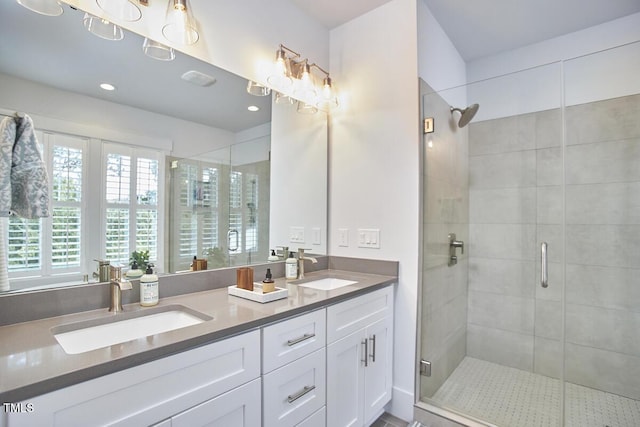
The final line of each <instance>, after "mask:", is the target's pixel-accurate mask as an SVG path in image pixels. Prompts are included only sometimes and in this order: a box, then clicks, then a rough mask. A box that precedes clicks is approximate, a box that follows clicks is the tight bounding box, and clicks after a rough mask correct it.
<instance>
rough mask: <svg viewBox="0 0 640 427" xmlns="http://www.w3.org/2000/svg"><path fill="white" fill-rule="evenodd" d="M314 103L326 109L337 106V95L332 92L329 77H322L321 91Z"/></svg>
mask: <svg viewBox="0 0 640 427" xmlns="http://www.w3.org/2000/svg"><path fill="white" fill-rule="evenodd" d="M316 105H317V106H318V107H320V108H326V109H330V108H335V107H337V106H338V97H337V96H336V95H335V94H334V92H333V87H332V85H331V78H330V77H326V78H325V79H324V82H323V85H322V91H321V92H320V97H319V99H318V102H317V104H316Z"/></svg>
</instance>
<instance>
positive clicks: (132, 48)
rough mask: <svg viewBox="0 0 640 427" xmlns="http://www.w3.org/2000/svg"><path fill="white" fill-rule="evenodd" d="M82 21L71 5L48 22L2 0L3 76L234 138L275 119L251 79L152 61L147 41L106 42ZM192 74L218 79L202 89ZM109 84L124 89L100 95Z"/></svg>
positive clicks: (194, 64)
mask: <svg viewBox="0 0 640 427" xmlns="http://www.w3.org/2000/svg"><path fill="white" fill-rule="evenodd" d="M83 16H84V13H83V12H81V11H79V10H74V9H72V8H71V7H69V6H67V5H65V6H64V13H63V14H62V15H61V16H57V17H49V16H42V15H38V14H37V13H33V12H31V11H29V10H27V9H25V8H24V7H22V6H20V5H19V4H18V3H17V2H15V1H9V0H0V17H1V22H2V24H1V25H0V73H4V74H8V75H13V76H17V77H21V78H23V79H26V80H32V81H36V82H40V83H43V84H45V85H48V86H53V87H57V88H60V89H63V90H67V91H71V92H76V93H80V94H84V95H88V96H91V97H94V98H100V99H104V100H107V101H112V102H116V103H118V104H124V105H129V106H133V107H136V108H141V109H143V110H147V111H153V112H156V113H160V114H164V115H168V116H172V117H177V118H181V119H184V120H188V121H192V122H196V123H201V124H204V125H207V126H212V127H215V128H219V129H225V130H228V131H230V132H238V131H241V130H244V129H249V128H252V127H254V126H258V125H260V124H263V123H267V122H270V121H271V97H257V96H253V95H249V94H248V93H247V91H246V86H247V80H246V79H244V78H241V77H239V76H236V75H234V74H231V73H229V72H227V71H224V70H222V69H220V68H217V67H214V66H212V65H210V64H207V63H205V62H202V61H200V60H197V59H194V58H191V57H189V56H186V55H183V54H181V53H178V52H176V59H175V60H174V61H171V62H165V61H158V60H155V59H151V58H149V57H147V56H145V55H144V54H143V52H142V42H143V38H142V37H141V36H139V35H137V34H134V33H130V32H126V33H125V37H124V39H123V40H121V41H117V42H113V41H107V40H103V39H100V38H99V37H97V36H94V35H92V34H90V33H89V32H88V31H87V30H85V29H84V27H83V25H82V18H83ZM190 70H195V71H199V72H202V73H205V74H208V75H210V76H213V77H214V78H215V79H216V80H217V81H216V83H215V84H214V85H212V86H209V87H200V86H195V85H193V84H191V83H188V82H185V81H184V80H182V79H180V76H181V75H182V74H183V73H185V72H186V71H190ZM102 82H109V83H112V84H114V85H115V86H116V87H117V90H116V91H115V92H105V91H103V90H101V89H99V87H98V85H99V84H100V83H102ZM0 97H1V94H0ZM0 104H1V98H0ZM249 105H257V106H259V107H260V111H259V112H250V111H248V110H247V107H248V106H249ZM2 106H3V107H5V108H11V106H10V105H2Z"/></svg>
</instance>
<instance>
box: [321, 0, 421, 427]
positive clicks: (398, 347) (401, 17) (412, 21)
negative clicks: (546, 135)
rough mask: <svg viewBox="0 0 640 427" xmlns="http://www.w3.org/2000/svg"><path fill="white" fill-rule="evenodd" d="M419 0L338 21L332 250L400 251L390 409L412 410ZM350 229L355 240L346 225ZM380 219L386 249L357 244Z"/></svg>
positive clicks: (390, 254) (391, 254)
mask: <svg viewBox="0 0 640 427" xmlns="http://www.w3.org/2000/svg"><path fill="white" fill-rule="evenodd" d="M416 25H417V17H416V0H393V1H391V2H389V3H387V4H385V5H383V6H381V7H379V8H378V9H375V10H373V11H371V12H369V13H367V14H365V15H363V16H360V17H358V18H356V19H354V20H352V21H350V22H348V23H346V24H344V25H342V26H340V27H337V28H335V29H334V30H332V31H331V73H332V77H334V78H335V81H336V82H339V84H340V95H341V105H340V107H339V108H338V109H336V110H335V111H334V112H333V113H332V114H333V116H332V118H331V128H330V158H331V163H330V171H329V194H330V198H329V236H330V242H329V245H330V246H329V253H330V254H332V255H338V256H350V257H360V258H374V259H387V260H397V261H400V276H399V284H398V287H397V294H396V305H395V309H396V316H395V327H394V333H395V342H394V348H395V351H394V385H393V386H394V393H393V404H392V407H391V412H392V413H394V414H396V415H398V416H400V417H402V418H404V419H412V417H413V414H412V409H413V403H414V401H413V395H414V390H413V389H414V366H415V340H416V338H415V326H416V297H417V296H416V291H417V275H418V244H419V241H418V240H419V239H418V221H419V218H418V200H419V197H418V181H419V167H418V159H419V149H418V148H419V147H418V143H419V139H418V120H417V118H418V63H417V55H416V52H417V28H416ZM339 228H347V229H348V230H349V243H348V246H347V247H342V246H339V244H338V229H339ZM358 228H378V229H380V249H363V248H358V247H357V242H356V240H357V239H356V232H357V229H358Z"/></svg>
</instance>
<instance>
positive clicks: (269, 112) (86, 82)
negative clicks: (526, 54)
mask: <svg viewBox="0 0 640 427" xmlns="http://www.w3.org/2000/svg"><path fill="white" fill-rule="evenodd" d="M63 8H64V13H63V14H62V15H61V16H57V17H47V16H41V15H38V14H36V13H33V12H30V11H28V10H26V9H25V8H23V7H21V6H20V5H18V4H17V2H15V1H3V2H1V3H0V16H2V17H3V18H2V20H3V25H2V26H0V86H1V87H2V88H3V90H2V92H3V93H2V97H0V113H2V114H4V115H7V116H10V115H12V114H13V112H14V111H17V112H21V113H26V114H29V115H30V116H31V117H32V118H33V119H34V125H35V128H36V129H37V130H38V136H39V139H42V140H43V141H41V142H44V143H51V144H54V145H55V141H64V143H62V142H61V144H63V145H64V144H67V145H69V146H71V147H73V146H74V144H77V145H78V146H81V145H82V144H85V145H84V146H86V147H89V148H88V149H87V150H86V152H83V153H85V157H84V158H83V161H84V162H86V164H87V165H91V166H92V167H93V166H96V167H102V166H104V164H105V163H104V161H105V159H107V158H108V159H112V160H113V161H114V162H115V163H113V165H115V164H117V165H118V166H117V167H118V168H122V167H123V166H122V165H123V159H125V158H126V159H129V160H130V161H131V162H132V165H131V166H130V170H133V171H135V172H136V173H138V177H139V180H140V181H141V182H142V181H143V180H144V177H143V176H142V175H141V173H142V172H141V171H144V170H147V171H151V172H150V173H153V174H155V175H154V176H155V178H154V179H157V181H158V184H157V189H156V190H154V188H156V187H153V185H151V187H145V186H144V185H145V184H144V183H142V184H132V183H131V181H130V180H127V181H126V182H124V184H123V182H120V188H125V187H126V186H127V185H128V186H129V187H130V190H131V196H130V199H131V200H133V202H132V203H134V202H135V203H134V204H137V208H136V209H137V210H131V211H130V212H129V215H138V217H137V218H138V220H134V221H129V227H130V228H131V227H134V228H135V227H139V228H140V229H141V230H142V229H144V227H143V225H144V224H143V223H144V215H151V216H154V215H156V216H157V217H158V218H160V221H159V222H158V224H159V225H158V226H157V229H151V230H150V231H149V230H147V231H146V236H147V238H154V236H155V238H157V239H158V240H159V244H158V249H157V253H156V254H154V255H155V257H156V258H157V260H155V261H156V262H157V263H158V265H159V266H161V269H162V272H164V273H175V272H185V271H189V269H190V264H191V262H192V260H193V257H194V256H195V257H197V258H199V259H207V261H208V268H209V269H211V268H219V267H226V266H233V265H245V264H252V263H259V262H265V261H266V259H267V257H268V255H269V253H270V249H273V248H275V247H276V246H289V247H290V248H292V249H293V250H295V249H296V248H297V247H304V248H306V249H310V252H312V253H316V254H325V253H326V248H327V246H326V235H327V230H326V225H327V216H326V201H327V194H326V191H327V185H326V182H327V181H326V179H327V124H326V115H325V113H323V112H318V113H317V114H315V115H302V114H299V113H297V112H296V108H295V106H287V105H280V104H275V103H274V102H273V101H272V96H266V97H256V96H253V95H249V94H248V93H247V91H246V86H247V80H246V79H244V78H242V77H240V76H236V75H233V74H231V73H229V72H226V71H224V70H222V69H220V68H217V67H215V66H213V65H211V64H207V63H204V62H202V61H200V60H197V59H194V58H191V57H189V56H187V55H184V54H182V53H180V52H175V59H174V60H173V61H160V60H156V59H152V58H150V57H148V56H145V54H144V52H143V43H144V37H141V36H139V35H137V34H133V33H131V32H127V31H126V30H124V38H123V39H122V40H119V41H107V40H104V39H101V38H98V37H96V36H95V35H93V34H91V33H89V32H88V31H87V30H86V29H85V28H84V26H83V18H84V12H82V11H80V10H76V9H73V8H71V7H69V6H67V5H63ZM193 71H195V72H196V73H193ZM185 73H187V75H186V76H185V77H184V78H181V76H183V75H184V74H185ZM199 73H201V74H199ZM209 77H210V78H212V79H214V81H213V82H211V81H209V80H208V78H209ZM103 82H108V83H111V84H113V85H114V86H115V87H116V90H115V91H111V92H108V91H104V90H102V89H100V88H99V84H100V83H103ZM251 105H253V106H256V107H258V109H259V110H258V111H257V112H252V111H249V110H248V107H249V106H251ZM0 118H2V117H1V116H0ZM96 147H99V148H96ZM122 147H124V148H122ZM127 150H129V151H127ZM150 152H157V153H159V155H158V157H157V159H158V161H157V166H154V165H156V163H153V162H151V163H149V162H147V163H144V161H147V160H149V159H152V158H153V154H149V153H150ZM45 154H46V153H45ZM109 156H111V157H109ZM136 159H137V162H138V163H136V165H135V166H134V165H133V163H135V161H136ZM140 159H142V163H140V162H141V160H140ZM72 160H73V156H71V155H70V157H69V162H70V164H71V163H72ZM113 165H112V168H114V167H116V166H113ZM145 165H146V166H145ZM149 165H151V166H149ZM145 167H146V168H147V169H145ZM154 168H155V169H154ZM90 169H91V168H90ZM118 170H120V169H118ZM91 173H93V174H95V173H96V171H95V168H94V169H93V170H92V171H90V172H87V171H80V172H77V174H79V175H78V176H82V179H83V180H84V181H83V183H84V184H85V185H89V186H90V187H88V188H86V189H85V193H83V194H85V196H84V199H82V200H76V201H75V202H77V207H78V209H79V210H81V211H82V212H83V214H84V215H85V217H90V218H102V220H101V221H102V222H101V224H102V226H101V227H102V229H100V230H97V229H95V228H92V229H90V230H88V229H86V227H87V225H86V224H81V225H78V227H85V229H83V233H84V235H83V237H82V238H81V240H79V242H80V243H81V246H80V250H79V253H78V262H79V264H80V267H79V268H75V267H73V268H70V267H68V266H66V267H64V268H61V269H59V270H56V266H55V265H54V266H51V265H49V266H47V267H44V265H46V264H51V262H52V259H39V260H38V261H36V259H37V258H38V257H42V256H43V254H49V256H51V257H55V250H54V251H53V252H52V251H51V249H50V247H51V245H52V240H51V239H43V240H42V241H41V242H40V243H38V244H39V245H49V246H47V247H48V248H49V249H47V250H45V249H42V246H40V247H39V248H40V249H38V248H36V249H31V250H30V254H29V255H25V257H26V258H25V259H26V261H25V266H28V265H30V264H29V263H36V262H39V263H40V264H42V265H43V268H42V270H41V271H44V272H45V273H46V274H45V275H46V277H45V278H43V279H42V280H37V277H35V275H33V274H32V275H33V276H34V277H32V278H31V279H32V280H30V279H27V277H28V276H29V275H30V274H31V273H29V271H27V270H28V269H27V270H25V271H24V272H22V273H21V272H20V271H17V273H14V274H13V276H12V277H16V279H15V280H12V279H10V284H11V285H14V283H13V282H15V283H16V284H17V283H20V282H23V283H29V285H28V286H20V285H17V286H11V288H12V292H15V291H17V290H20V289H21V288H23V289H22V290H25V289H27V288H28V289H34V288H38V287H40V286H43V285H46V286H51V285H52V283H53V282H56V283H58V286H67V285H69V284H70V283H80V282H82V279H83V277H84V276H86V275H89V278H90V280H91V275H92V273H93V272H94V271H95V270H96V263H95V262H94V261H93V259H94V258H106V259H109V258H110V257H112V258H120V260H121V261H122V260H124V259H126V258H128V256H129V254H130V252H132V251H134V250H136V249H138V248H137V247H136V239H135V238H133V237H131V238H130V242H129V245H128V246H127V247H126V248H118V247H117V245H113V246H114V247H113V248H111V249H109V247H107V248H106V249H105V241H107V240H108V239H109V229H108V227H107V228H105V226H104V224H105V221H107V222H108V220H107V219H106V217H109V215H111V214H112V213H114V212H116V211H117V209H116V208H117V202H118V200H120V199H118V197H121V195H118V196H117V197H116V196H113V197H115V199H114V198H113V197H111V196H109V195H108V194H106V193H108V191H107V190H105V188H104V185H105V181H106V180H107V179H108V178H109V176H110V175H109V173H110V172H108V171H107V172H104V173H102V175H101V178H100V181H99V182H98V183H97V184H96V183H95V182H93V183H90V182H89V181H87V180H85V178H86V175H87V174H91ZM120 178H122V177H120ZM65 179H66V180H65V181H64V183H65V184H64V185H66V186H67V187H71V186H72V184H73V183H74V181H73V179H72V178H68V179H67V178H65ZM78 179H79V178H78ZM132 179H133V178H132ZM54 181H55V182H54V183H53V184H52V185H60V182H61V181H60V180H58V181H56V177H54ZM121 181H122V180H121ZM56 182H57V184H56ZM87 183H89V184H87ZM141 186H142V187H141ZM152 187H153V188H152ZM141 188H142V189H141ZM154 191H155V193H154ZM141 194H142V195H141ZM154 195H155V196H154ZM110 197H111V198H110ZM154 197H155V199H154ZM149 200H151V201H152V202H149ZM58 202H59V203H58V204H57V206H58V207H61V206H62V207H65V208H66V209H72V206H75V205H73V203H72V202H68V201H67V202H65V201H64V200H62V201H60V200H58ZM65 203H66V204H65ZM153 203H155V205H154V204H153ZM110 208H111V211H109V209H110ZM83 218H84V217H83ZM116 222H117V221H116ZM141 224H142V225H141ZM124 226H125V225H123V227H124ZM25 229H26V230H27V231H25V236H27V237H25V240H28V236H29V230H28V227H27V226H25ZM38 232H39V231H33V230H31V235H33V234H37V233H38ZM142 234H144V233H143V232H140V235H142ZM69 235H70V234H69ZM13 239H14V243H15V242H16V237H15V236H14V237H13ZM53 240H55V238H54V239H53ZM25 244H26V243H25ZM36 246H37V245H36ZM107 246H108V245H107ZM47 251H48V252H47ZM118 251H119V252H118ZM52 254H53V255H52ZM152 260H153V259H152ZM54 264H55V263H54ZM120 264H122V262H120ZM18 270H19V269H18ZM58 271H59V272H60V273H58ZM54 286H55V284H54Z"/></svg>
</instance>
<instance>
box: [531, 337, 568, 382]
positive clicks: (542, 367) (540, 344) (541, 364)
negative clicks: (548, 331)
mask: <svg viewBox="0 0 640 427" xmlns="http://www.w3.org/2000/svg"><path fill="white" fill-rule="evenodd" d="M562 363H563V360H562V342H561V341H559V340H551V339H547V338H542V337H535V348H534V368H533V371H534V372H535V373H537V374H541V375H545V376H547V377H552V378H560V374H561V372H562Z"/></svg>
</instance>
